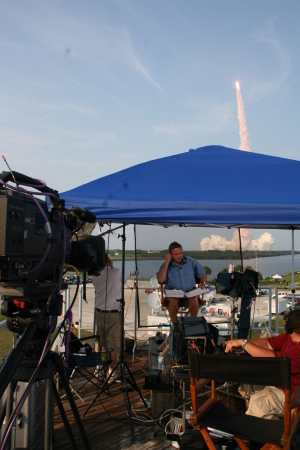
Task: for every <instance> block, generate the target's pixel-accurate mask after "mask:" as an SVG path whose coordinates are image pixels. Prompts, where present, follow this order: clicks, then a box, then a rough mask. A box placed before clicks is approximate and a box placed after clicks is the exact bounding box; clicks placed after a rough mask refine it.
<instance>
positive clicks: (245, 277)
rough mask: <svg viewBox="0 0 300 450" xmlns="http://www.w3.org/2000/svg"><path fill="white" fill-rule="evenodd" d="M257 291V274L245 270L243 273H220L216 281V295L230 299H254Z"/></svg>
mask: <svg viewBox="0 0 300 450" xmlns="http://www.w3.org/2000/svg"><path fill="white" fill-rule="evenodd" d="M257 289H258V273H257V272H255V271H254V270H249V269H246V270H245V272H232V273H226V272H220V273H219V274H218V276H217V280H216V291H217V294H224V295H229V296H230V297H232V298H237V297H245V296H246V295H247V296H251V297H256V290H257Z"/></svg>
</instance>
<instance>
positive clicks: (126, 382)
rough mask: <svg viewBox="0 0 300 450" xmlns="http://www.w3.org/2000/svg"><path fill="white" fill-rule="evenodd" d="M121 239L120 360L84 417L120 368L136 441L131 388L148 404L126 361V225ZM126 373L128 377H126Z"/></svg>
mask: <svg viewBox="0 0 300 450" xmlns="http://www.w3.org/2000/svg"><path fill="white" fill-rule="evenodd" d="M119 237H121V238H122V248H123V251H122V293H123V298H122V299H120V300H118V301H119V302H120V305H121V345H120V348H121V350H120V359H119V361H118V362H117V364H116V365H115V367H114V368H113V370H112V372H111V373H110V375H109V377H108V378H107V380H106V381H105V383H104V385H103V387H102V389H101V390H100V392H99V393H98V394H97V395H96V397H95V398H94V399H93V401H92V402H91V403H90V405H89V406H88V408H87V410H86V411H85V412H84V414H83V417H84V416H85V415H86V414H87V412H88V411H89V410H90V408H91V407H92V406H93V404H94V403H95V402H96V400H97V399H98V398H99V397H100V396H101V394H102V393H103V392H104V391H105V389H106V387H107V385H108V384H109V381H110V378H111V377H112V376H113V375H114V373H115V372H116V370H117V368H118V367H119V368H120V378H121V381H122V382H123V383H124V385H123V389H124V392H125V399H126V407H127V413H128V416H129V423H130V430H131V438H132V440H134V439H135V436H134V429H133V423H132V416H131V405H130V400H129V396H128V390H129V386H128V385H130V386H131V387H132V388H133V389H134V390H135V391H136V392H137V393H138V394H139V396H140V399H141V401H142V402H143V404H144V405H145V408H147V405H146V402H145V400H144V398H143V396H142V393H141V391H140V389H139V387H138V385H137V384H136V382H135V380H134V378H133V375H132V373H131V372H130V369H129V367H128V364H127V362H126V361H124V338H125V333H124V307H125V301H124V275H125V261H124V259H125V240H126V237H125V225H123V234H122V235H119ZM126 371H127V374H128V376H127V375H126Z"/></svg>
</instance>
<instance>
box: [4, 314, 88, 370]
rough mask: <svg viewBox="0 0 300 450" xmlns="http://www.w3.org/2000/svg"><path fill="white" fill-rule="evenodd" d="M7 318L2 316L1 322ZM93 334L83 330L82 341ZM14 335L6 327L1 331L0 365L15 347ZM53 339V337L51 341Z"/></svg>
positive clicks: (75, 331) (76, 333) (76, 332)
mask: <svg viewBox="0 0 300 450" xmlns="http://www.w3.org/2000/svg"><path fill="white" fill-rule="evenodd" d="M5 319H6V318H5V317H4V316H2V315H1V314H0V322H2V321H3V320H5ZM72 331H73V333H74V334H75V335H76V336H77V337H78V331H77V330H72ZM92 334H93V333H92V332H91V331H88V330H81V340H83V341H84V338H87V337H89V336H92ZM13 336H14V335H13V333H12V332H11V331H9V329H8V328H7V327H4V328H2V329H1V330H0V342H1V345H0V364H1V362H2V360H3V358H4V356H6V355H7V354H8V352H9V351H10V350H11V349H12V347H13ZM52 338H53V335H52V336H51V339H52Z"/></svg>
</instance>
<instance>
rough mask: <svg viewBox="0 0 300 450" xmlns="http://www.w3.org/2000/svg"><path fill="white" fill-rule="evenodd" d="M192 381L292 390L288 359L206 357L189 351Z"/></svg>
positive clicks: (235, 356)
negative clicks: (278, 387)
mask: <svg viewBox="0 0 300 450" xmlns="http://www.w3.org/2000/svg"><path fill="white" fill-rule="evenodd" d="M188 358H189V367H190V376H191V378H196V379H200V378H206V379H210V380H218V381H231V382H234V383H241V384H258V385H263V386H281V387H282V388H285V389H288V390H290V389H291V362H290V358H288V357H276V358H258V357H252V356H244V355H241V354H240V355H238V354H222V355H216V354H214V355H206V354H202V353H200V354H199V353H198V352H196V351H195V350H189V352H188Z"/></svg>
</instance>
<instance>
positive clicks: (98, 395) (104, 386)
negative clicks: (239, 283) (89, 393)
mask: <svg viewBox="0 0 300 450" xmlns="http://www.w3.org/2000/svg"><path fill="white" fill-rule="evenodd" d="M116 368H117V365H115V367H114V368H113V370H112V371H111V373H110V374H109V377H108V378H107V380H105V383H104V385H103V386H102V389H101V390H100V392H99V393H98V394H97V395H96V397H95V398H94V399H93V401H92V402H91V403H90V404H89V406H88V407H87V409H86V410H85V411H84V413H83V414H82V417H84V416H85V415H86V414H87V413H88V411H89V410H90V409H91V407H92V406H93V404H94V403H95V401H96V400H97V399H98V398H99V400H100V395H101V394H102V393H103V392H104V391H105V389H106V387H108V385H109V380H110V378H111V377H112V376H113V374H114V373H115V371H116ZM107 395H110V394H107ZM100 402H101V400H100ZM101 404H102V403H101Z"/></svg>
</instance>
